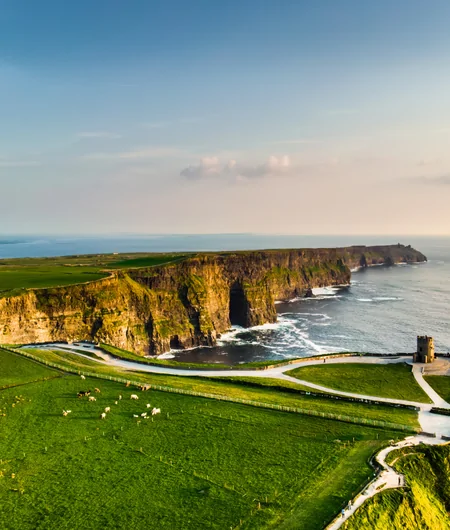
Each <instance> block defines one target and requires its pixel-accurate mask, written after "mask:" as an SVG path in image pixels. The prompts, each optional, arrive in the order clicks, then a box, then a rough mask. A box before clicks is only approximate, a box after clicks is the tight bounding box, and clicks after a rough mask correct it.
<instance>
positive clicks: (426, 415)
mask: <svg viewBox="0 0 450 530" xmlns="http://www.w3.org/2000/svg"><path fill="white" fill-rule="evenodd" d="M42 347H45V348H47V349H48V348H52V349H58V350H62V351H70V352H71V353H74V354H76V355H79V356H81V357H86V358H88V359H89V360H91V361H92V360H94V361H96V362H99V363H102V364H107V365H112V366H117V367H120V368H124V369H126V370H131V371H140V372H149V373H157V374H167V375H177V376H189V377H192V376H196V377H202V376H203V377H204V376H205V375H206V376H208V377H262V378H274V379H283V380H285V381H290V382H291V383H296V384H299V385H302V386H305V387H309V388H311V389H313V390H321V391H325V392H327V393H328V394H337V395H341V396H348V397H355V398H361V399H364V400H367V401H377V402H384V403H393V404H404V405H413V406H415V407H418V408H419V409H420V410H419V423H420V425H421V428H422V430H423V431H424V432H427V433H434V434H435V436H434V437H430V436H423V435H417V436H408V437H407V438H405V439H404V440H402V441H400V442H398V443H396V444H395V445H392V446H389V447H386V448H385V449H382V450H381V451H380V452H379V453H378V454H377V456H376V460H377V461H378V462H379V464H380V465H381V467H382V468H383V471H382V472H381V473H380V474H379V475H378V476H377V477H376V478H375V479H374V480H373V481H372V482H370V483H369V485H368V486H366V488H364V490H363V491H362V492H361V493H360V494H359V495H357V497H356V498H355V499H354V500H353V502H352V503H351V504H349V506H348V507H347V509H346V510H345V511H344V513H343V514H340V515H338V516H337V517H336V518H335V519H334V521H333V522H332V523H331V524H330V525H329V526H328V527H327V529H326V530H337V529H338V528H340V527H341V526H342V524H343V523H344V522H345V521H346V520H347V519H348V518H349V517H351V515H353V514H354V513H355V511H356V510H357V509H358V508H359V507H360V506H361V505H362V504H363V503H364V502H365V501H366V500H367V499H369V498H370V497H373V496H374V495H376V494H377V493H379V492H380V491H384V490H386V489H389V488H400V487H403V486H404V485H405V481H404V477H403V475H401V474H399V473H397V472H396V471H395V470H394V469H393V468H392V467H391V466H389V465H388V464H387V463H386V457H387V455H388V454H389V453H390V452H391V451H394V450H395V449H399V448H401V447H405V446H414V445H418V444H420V443H425V444H430V445H436V444H442V443H446V442H445V441H444V440H443V439H442V436H448V437H450V416H443V415H439V414H433V413H431V412H430V411H431V408H432V407H433V406H435V407H441V408H447V409H450V404H449V403H447V402H446V401H445V400H443V399H442V398H441V397H440V396H439V395H438V394H437V393H436V392H435V391H434V390H433V389H432V388H431V386H430V385H429V384H428V383H427V382H426V381H425V379H424V377H423V375H422V372H423V370H424V368H425V367H426V365H423V364H418V363H414V364H413V363H412V359H411V357H408V356H399V357H395V358H388V357H385V358H383V357H355V356H349V357H329V358H327V361H326V362H327V364H343V363H362V364H392V363H408V364H411V365H412V372H413V374H414V377H415V379H416V381H417V383H418V384H419V385H420V387H421V388H422V389H423V390H424V391H425V393H426V394H427V395H428V397H429V398H430V399H431V401H432V402H433V403H432V404H429V403H418V402H414V401H406V400H401V399H391V398H381V397H377V396H365V395H362V394H356V393H352V392H342V391H339V390H335V389H332V388H327V387H324V386H321V385H316V384H315V383H310V382H309V381H302V380H300V379H296V378H295V377H291V376H289V375H287V374H286V373H285V372H287V371H289V370H292V369H293V368H294V367H295V365H293V364H289V365H287V366H286V365H285V366H276V367H274V368H269V369H265V370H232V371H231V370H230V371H226V370H191V369H180V368H170V367H165V366H155V365H148V364H142V363H138V362H133V361H127V360H123V359H117V358H115V357H113V356H111V355H109V354H107V353H105V352H104V351H102V350H100V349H98V348H93V347H91V346H83V345H79V346H73V345H71V344H67V345H66V344H47V345H45V346H42ZM83 350H84V351H87V352H90V353H95V354H96V355H97V356H98V357H100V358H99V359H95V358H93V357H92V356H89V355H86V354H84V353H82V351H83ZM322 363H323V358H321V359H318V360H314V359H312V360H309V361H303V362H299V363H298V364H297V366H301V367H303V366H313V365H317V364H322Z"/></svg>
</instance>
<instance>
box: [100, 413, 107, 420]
mask: <svg viewBox="0 0 450 530" xmlns="http://www.w3.org/2000/svg"><path fill="white" fill-rule="evenodd" d="M100 418H101V419H102V420H104V419H105V418H106V412H102V413H101V414H100Z"/></svg>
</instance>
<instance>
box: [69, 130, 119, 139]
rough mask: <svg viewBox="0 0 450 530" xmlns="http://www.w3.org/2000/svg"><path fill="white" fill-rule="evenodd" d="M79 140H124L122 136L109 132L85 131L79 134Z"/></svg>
mask: <svg viewBox="0 0 450 530" xmlns="http://www.w3.org/2000/svg"><path fill="white" fill-rule="evenodd" d="M77 138H80V139H83V138H86V139H88V138H110V139H118V138H122V136H121V135H120V134H117V133H112V132H108V131H85V132H80V133H78V134H77Z"/></svg>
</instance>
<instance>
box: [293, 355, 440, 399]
mask: <svg viewBox="0 0 450 530" xmlns="http://www.w3.org/2000/svg"><path fill="white" fill-rule="evenodd" d="M286 373H287V374H289V375H291V376H293V377H296V378H297V379H300V380H303V381H308V382H310V383H315V384H318V385H321V386H325V387H328V388H333V389H335V390H341V391H343V392H355V393H357V394H364V395H366V396H377V397H385V398H393V399H403V400H407V401H416V402H420V403H431V400H430V398H429V397H428V396H427V394H426V393H425V392H424V391H423V390H422V388H421V387H420V386H419V385H418V383H417V382H416V380H415V378H414V375H413V373H412V371H411V366H410V365H407V364H404V363H396V364H360V363H343V364H324V365H316V366H305V367H303V368H302V367H301V368H295V369H294V370H290V371H289V372H286Z"/></svg>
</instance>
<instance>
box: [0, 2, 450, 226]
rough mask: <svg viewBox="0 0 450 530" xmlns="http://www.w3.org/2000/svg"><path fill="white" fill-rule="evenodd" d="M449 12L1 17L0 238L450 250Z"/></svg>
mask: <svg viewBox="0 0 450 530" xmlns="http://www.w3.org/2000/svg"><path fill="white" fill-rule="evenodd" d="M449 20H450V2H448V0H433V1H432V2H425V1H423V0H377V1H376V2H362V1H361V0H339V1H336V0H315V1H314V2H311V1H306V0H305V1H303V0H271V1H269V0H217V1H211V0H143V1H141V0H95V1H92V0H77V1H74V0H65V1H63V2H62V1H61V0H40V1H39V2H36V1H35V0H0V186H1V188H0V189H1V196H2V201H1V207H0V233H5V234H18V233H53V234H56V233H61V234H81V233H86V234H89V233H95V234H102V233H109V234H113V233H147V234H149V233H177V234H182V233H197V234H199V233H234V232H237V233H240V232H256V233H272V234H276V233H279V234H281V233H283V234H442V235H444V234H450V208H449V201H450V149H449V145H450V32H449V31H448V21H449Z"/></svg>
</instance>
